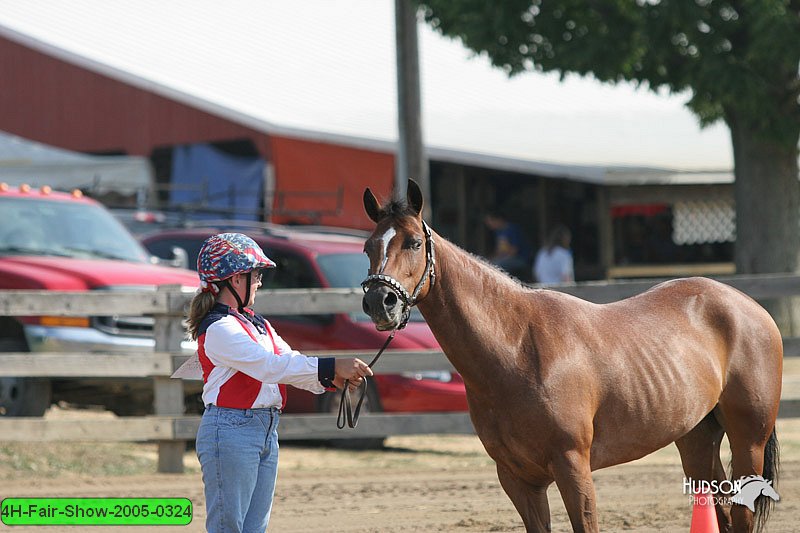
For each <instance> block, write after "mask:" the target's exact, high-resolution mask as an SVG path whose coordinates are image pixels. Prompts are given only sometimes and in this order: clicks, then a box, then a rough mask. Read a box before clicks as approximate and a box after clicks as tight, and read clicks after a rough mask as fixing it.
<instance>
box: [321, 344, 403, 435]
mask: <svg viewBox="0 0 800 533" xmlns="http://www.w3.org/2000/svg"><path fill="white" fill-rule="evenodd" d="M395 333H397V330H396V329H395V330H393V331H392V334H391V335H389V337H388V338H387V339H386V342H384V343H383V346H382V347H381V349H380V350H378V353H377V354H375V357H373V358H372V361H370V363H369V365H367V366H369V367H370V368H372V366H373V365H374V364H375V363H377V362H378V359H379V358H380V356H381V354H382V353H383V351H384V350H385V349H386V347H387V346H389V343H390V342H392V339H394V335H395ZM349 384H350V380H346V381H345V382H344V388H343V389H342V396H341V398H340V400H341V401H340V402H339V415H338V416H337V417H336V427H338V428H339V429H344V426H345V422H346V423H347V427H349V428H355V427H356V426H357V425H358V416H359V414H360V413H361V404H362V403H364V397H365V396H366V395H367V387H368V385H369V384H368V382H367V378H366V377H365V378H364V389H363V390H362V391H361V397H360V398H359V399H358V403H357V404H356V409H355V412H353V408H352V406H351V404H350V387H349ZM345 417H346V420H345Z"/></svg>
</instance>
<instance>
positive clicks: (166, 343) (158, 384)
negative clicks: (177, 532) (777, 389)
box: [153, 285, 186, 474]
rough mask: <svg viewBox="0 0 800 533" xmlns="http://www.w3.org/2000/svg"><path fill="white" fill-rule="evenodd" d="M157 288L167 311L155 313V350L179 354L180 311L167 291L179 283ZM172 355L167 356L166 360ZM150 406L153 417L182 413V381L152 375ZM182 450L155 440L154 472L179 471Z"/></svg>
mask: <svg viewBox="0 0 800 533" xmlns="http://www.w3.org/2000/svg"><path fill="white" fill-rule="evenodd" d="M158 290H159V291H164V292H166V293H167V294H166V301H167V303H168V305H167V311H166V313H167V314H163V315H161V314H157V315H155V324H154V326H153V333H154V336H155V341H156V343H155V351H156V352H169V353H170V354H179V353H181V340H182V339H183V337H184V330H183V323H182V321H183V313H182V310H181V311H180V313H181V314H173V313H176V312H177V310H174V309H173V307H174V299H173V298H172V296H171V294H170V293H175V292H176V291H180V286H179V285H162V286H160V287H159V288H158ZM171 359H172V358H171V357H170V360H171ZM153 388H154V400H153V402H154V408H155V414H156V416H176V415H177V416H180V415H182V414H183V413H184V395H183V380H181V379H172V378H170V377H169V376H155V377H154V378H153ZM185 451H186V441H183V440H177V441H176V440H160V441H158V471H159V472H162V473H177V474H180V473H183V454H184V452H185Z"/></svg>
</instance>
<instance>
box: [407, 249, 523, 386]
mask: <svg viewBox="0 0 800 533" xmlns="http://www.w3.org/2000/svg"><path fill="white" fill-rule="evenodd" d="M522 291H523V288H522V287H521V286H520V285H519V284H518V283H516V282H514V281H513V280H511V279H510V278H508V277H507V276H505V275H503V274H502V273H500V272H499V271H498V270H496V269H495V268H493V267H492V266H490V265H488V264H485V263H483V262H482V261H480V260H478V259H477V258H475V257H473V256H472V255H470V254H469V253H467V252H465V251H464V250H462V249H461V248H458V247H457V246H455V245H454V244H452V243H450V242H447V241H445V240H444V239H442V238H441V237H438V236H437V241H436V283H435V285H434V286H433V288H432V289H431V290H430V292H429V293H428V294H427V296H426V297H425V298H424V299H423V300H422V301H421V302H420V304H419V308H420V311H421V312H422V314H423V316H424V317H425V320H426V321H427V323H428V326H430V328H431V331H433V334H434V335H435V336H436V340H437V341H438V342H439V344H440V345H441V346H442V349H443V350H444V352H445V354H446V355H447V357H448V359H450V362H452V363H453V366H454V367H455V368H456V370H458V371H459V373H461V375H462V376H463V377H464V379H465V381H467V382H468V383H469V381H470V378H473V379H475V380H480V379H483V378H484V377H485V376H486V375H487V372H490V373H492V372H496V370H497V368H498V358H501V357H510V356H511V355H512V354H510V352H513V350H504V349H503V348H504V347H506V346H508V339H507V338H505V337H504V336H505V335H506V334H507V333H506V332H507V330H508V326H509V325H510V324H509V320H510V317H513V316H514V314H515V313H516V312H517V311H518V310H516V309H515V307H516V306H517V305H519V304H518V302H521V301H522V299H523V297H522V296H521V292H522ZM498 347H500V348H499V349H498ZM489 375H491V374H489Z"/></svg>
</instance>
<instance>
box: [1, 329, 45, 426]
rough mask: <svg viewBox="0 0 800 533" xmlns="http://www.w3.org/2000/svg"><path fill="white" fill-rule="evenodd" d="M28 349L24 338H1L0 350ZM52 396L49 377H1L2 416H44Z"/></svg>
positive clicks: (19, 350)
mask: <svg viewBox="0 0 800 533" xmlns="http://www.w3.org/2000/svg"><path fill="white" fill-rule="evenodd" d="M27 351H28V345H27V344H26V343H25V341H24V340H23V339H9V338H5V339H0V352H27ZM0 357H2V354H0ZM51 398H52V392H51V388H50V380H49V379H41V378H8V377H0V416H42V415H44V412H45V411H47V409H48V408H49V407H50V401H51Z"/></svg>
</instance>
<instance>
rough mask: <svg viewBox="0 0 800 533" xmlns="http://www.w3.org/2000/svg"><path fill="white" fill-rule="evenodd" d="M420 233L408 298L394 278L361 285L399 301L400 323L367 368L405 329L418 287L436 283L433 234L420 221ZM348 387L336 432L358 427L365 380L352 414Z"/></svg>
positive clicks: (371, 279) (369, 280)
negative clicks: (418, 269)
mask: <svg viewBox="0 0 800 533" xmlns="http://www.w3.org/2000/svg"><path fill="white" fill-rule="evenodd" d="M422 230H423V232H424V233H425V271H424V272H423V273H422V277H421V278H420V280H419V282H418V283H417V286H416V287H414V292H413V293H412V294H410V295H409V294H408V291H407V290H406V288H405V287H403V284H402V283H400V282H399V281H397V280H396V279H394V278H393V277H392V276H388V275H386V274H371V275H369V276H367V278H366V279H365V280H364V281H362V282H361V288H362V289H363V290H364V292H365V293H366V292H367V291H368V290H369V287H370V286H371V285H373V284H376V283H377V284H380V285H386V286H387V287H389V290H391V291H392V292H394V293H395V294H396V295H397V297H398V299H400V301H402V302H403V318H402V320H401V321H400V324H399V325H398V326H397V327H396V328H395V329H393V330H392V333H391V334H390V335H389V337H388V338H387V339H386V342H384V343H383V346H382V347H381V349H380V350H378V353H377V354H376V355H375V357H373V358H372V361H370V363H369V365H368V366H369V367H370V368H372V366H373V365H374V364H375V363H377V362H378V359H379V358H380V356H381V354H383V351H384V350H386V347H387V346H389V343H390V342H392V339H394V336H395V334H396V333H397V332H398V330H401V329H403V328H405V327H406V324H408V320H409V318H411V308H412V307H414V306H415V305H417V297H418V296H419V293H420V291H422V287H423V286H424V285H425V282H426V281H427V280H428V279H430V284H431V287H433V284H434V283H435V282H436V251H435V250H434V248H433V234H432V233H431V228H430V227H429V226H428V225H427V224H426V223H425V221H424V220H423V221H422ZM349 384H350V381H349V380H347V381H345V382H344V388H343V390H342V395H341V398H340V400H341V401H340V402H339V415H338V416H337V418H336V427H338V428H339V429H344V427H345V422H346V423H347V426H348V427H350V428H355V427H356V426H357V425H358V417H359V414H360V413H361V405H362V404H363V403H364V397H365V396H366V395H367V386H368V384H367V380H366V378H365V379H364V389H363V390H362V391H361V397H360V398H359V399H358V403H357V404H356V408H355V411H353V409H352V406H351V404H350V391H349V388H350V387H349Z"/></svg>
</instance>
